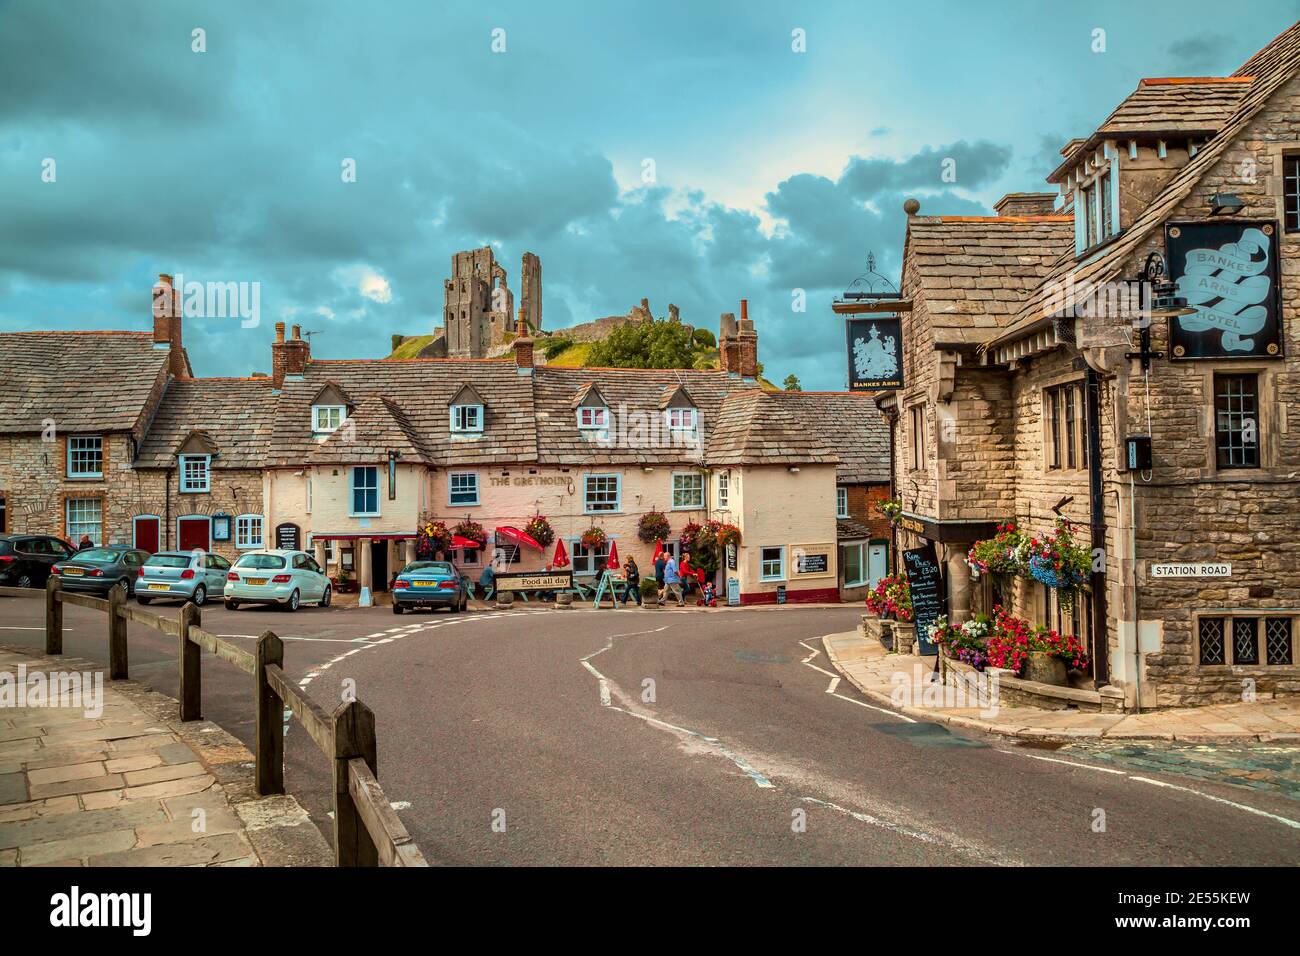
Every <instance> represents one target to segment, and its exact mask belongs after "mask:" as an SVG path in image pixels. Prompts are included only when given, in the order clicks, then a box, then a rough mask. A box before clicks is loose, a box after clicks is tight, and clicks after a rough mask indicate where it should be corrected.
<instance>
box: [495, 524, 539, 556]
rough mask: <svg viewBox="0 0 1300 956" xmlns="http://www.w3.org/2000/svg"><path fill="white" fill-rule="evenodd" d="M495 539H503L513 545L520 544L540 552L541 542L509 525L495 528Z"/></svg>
mask: <svg viewBox="0 0 1300 956" xmlns="http://www.w3.org/2000/svg"><path fill="white" fill-rule="evenodd" d="M497 537H498V538H505V539H506V540H507V541H513V542H514V543H515V544H522V545H525V546H527V547H529V548H536V549H537V550H538V551H541V550H542V545H541V542H539V541H538V540H537V539H536V538H534V537H533V536H532V535H530V534H525V533H524V532H522V531H520V530H519V529H518V528H513V527H511V526H510V525H501V526H500V527H499V528H497Z"/></svg>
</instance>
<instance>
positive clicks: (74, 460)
mask: <svg viewBox="0 0 1300 956" xmlns="http://www.w3.org/2000/svg"><path fill="white" fill-rule="evenodd" d="M68 477H69V478H103V477H104V439H103V438H101V437H100V436H99V435H84V436H78V435H73V436H70V437H69V438H68Z"/></svg>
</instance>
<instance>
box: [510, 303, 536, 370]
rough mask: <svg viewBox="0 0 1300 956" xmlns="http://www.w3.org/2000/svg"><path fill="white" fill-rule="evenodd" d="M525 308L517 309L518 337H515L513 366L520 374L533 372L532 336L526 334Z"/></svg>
mask: <svg viewBox="0 0 1300 956" xmlns="http://www.w3.org/2000/svg"><path fill="white" fill-rule="evenodd" d="M526 317H527V309H526V308H521V309H520V310H519V324H518V325H517V326H516V331H517V332H518V337H517V338H516V339H515V342H514V345H515V368H516V369H518V371H519V374H520V375H532V374H533V337H532V336H531V335H529V334H528V322H527V318H526Z"/></svg>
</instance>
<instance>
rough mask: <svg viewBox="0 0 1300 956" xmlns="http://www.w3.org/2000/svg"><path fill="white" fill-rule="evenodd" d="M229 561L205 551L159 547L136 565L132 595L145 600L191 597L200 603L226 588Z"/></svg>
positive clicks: (139, 599)
mask: <svg viewBox="0 0 1300 956" xmlns="http://www.w3.org/2000/svg"><path fill="white" fill-rule="evenodd" d="M229 571H230V562H229V561H227V560H226V559H225V558H223V557H222V556H221V555H219V554H211V553H210V552H207V551H202V550H198V549H196V550H194V551H159V552H158V553H157V554H155V555H153V556H151V557H150V558H149V560H148V561H146V562H145V563H144V566H143V567H141V568H140V571H139V574H138V575H137V577H136V582H135V599H136V600H137V601H139V602H140V603H141V604H148V603H149V602H150V601H153V600H154V599H155V598H157V599H160V600H175V601H193V602H194V603H195V604H197V605H199V606H200V607H201V606H202V605H203V604H204V603H206V602H207V600H208V598H209V597H211V596H213V595H216V596H218V597H220V596H221V594H222V592H223V591H224V590H225V588H226V574H227V573H228V572H229Z"/></svg>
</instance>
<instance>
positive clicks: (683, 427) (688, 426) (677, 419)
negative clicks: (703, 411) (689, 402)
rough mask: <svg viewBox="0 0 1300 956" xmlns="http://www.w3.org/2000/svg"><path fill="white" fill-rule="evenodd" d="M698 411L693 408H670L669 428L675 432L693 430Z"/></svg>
mask: <svg viewBox="0 0 1300 956" xmlns="http://www.w3.org/2000/svg"><path fill="white" fill-rule="evenodd" d="M697 415H698V413H697V412H696V410H695V409H693V408H670V409H668V430H669V431H674V432H693V431H695V422H696V418H697Z"/></svg>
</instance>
